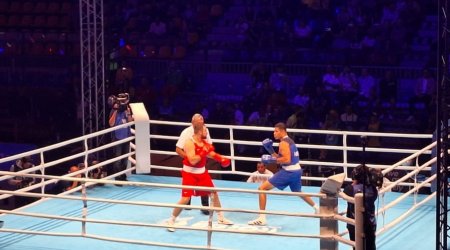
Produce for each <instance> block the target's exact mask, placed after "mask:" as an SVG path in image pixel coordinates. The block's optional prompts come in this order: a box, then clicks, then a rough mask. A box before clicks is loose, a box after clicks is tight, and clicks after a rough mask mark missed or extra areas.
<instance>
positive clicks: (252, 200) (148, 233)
mask: <svg viewBox="0 0 450 250" xmlns="http://www.w3.org/2000/svg"><path fill="white" fill-rule="evenodd" d="M129 179H130V180H131V181H136V182H152V183H166V184H167V183H172V184H179V183H180V182H181V179H180V178H176V177H159V176H149V175H131V176H130V177H129ZM215 185H216V186H217V187H232V188H236V187H237V188H245V189H256V188H257V184H254V183H244V182H236V181H222V180H215ZM304 191H305V192H318V191H319V188H318V187H304ZM87 192H88V195H89V196H91V197H99V198H107V199H114V200H126V201H153V202H155V201H156V202H161V203H176V201H177V200H178V199H179V196H180V191H179V190H177V189H168V188H148V187H137V186H123V187H117V186H114V185H105V186H96V187H94V188H90V189H88V191H87ZM72 195H73V196H81V193H80V192H75V193H73V194H72ZM399 195H400V193H394V192H390V193H386V195H385V197H384V199H385V200H386V201H388V200H393V199H395V198H397V197H398V196H399ZM219 196H220V198H221V202H222V206H223V207H224V208H236V209H237V208H240V209H256V207H257V203H258V198H257V195H255V194H241V193H238V194H236V193H231V192H220V193H219ZM420 197H421V196H420V195H419V199H420ZM379 202H381V199H380V201H379ZM412 202H413V201H412V200H408V199H407V200H405V201H402V203H400V204H398V205H397V206H396V207H394V208H393V209H391V210H389V212H388V213H387V214H386V218H385V220H387V221H389V220H392V219H394V218H396V217H398V216H399V215H401V214H402V213H404V212H405V211H406V209H407V208H408V207H410V206H411V204H410V203H412ZM199 203H200V200H199V199H198V198H193V201H192V205H199ZM346 206H347V204H346V202H343V201H342V200H340V202H339V211H345V209H346ZM82 207H83V203H82V202H81V201H75V200H73V201H72V200H61V199H48V200H45V201H43V202H40V203H38V204H36V205H32V206H29V207H27V208H25V209H23V211H24V212H39V213H44V214H49V215H64V216H76V217H80V216H81V214H80V213H81V212H80V211H81V208H82ZM87 207H88V212H87V214H88V215H87V217H88V218H90V219H101V220H119V221H130V222H147V223H154V224H160V225H164V223H165V220H166V219H167V218H169V217H170V214H171V208H161V207H151V206H137V205H122V204H107V203H102V202H88V206H87ZM267 209H269V210H279V211H286V212H299V211H301V212H311V208H310V207H309V206H308V205H307V204H306V203H305V202H303V201H302V200H300V199H299V198H297V197H292V196H278V195H269V196H268V204H267ZM434 211H435V207H434V204H433V202H428V203H427V204H426V205H424V206H422V207H420V208H419V209H417V210H416V211H415V212H414V216H412V217H411V218H410V219H407V220H405V221H403V222H402V223H400V224H399V225H397V226H396V228H395V230H392V231H390V232H389V233H388V234H383V235H381V236H379V237H378V238H377V247H378V249H432V248H433V246H434V241H435V239H434V238H435V236H434V235H435V228H434V227H433V226H431V225H434V221H435V219H434V216H435V215H434ZM226 216H227V217H228V218H229V219H231V220H233V221H234V223H235V224H234V225H231V226H224V225H218V224H216V223H215V222H214V225H213V227H219V228H232V229H234V230H237V231H240V230H242V231H246V230H250V231H255V232H266V231H272V232H275V231H276V232H283V231H284V232H297V233H305V234H318V232H319V222H318V219H317V218H295V217H287V216H274V215H273V216H270V215H269V216H268V224H267V226H248V225H247V221H249V220H251V219H252V218H253V217H254V216H255V215H254V214H248V213H239V212H226ZM0 219H1V220H3V221H4V223H5V227H7V228H17V229H23V230H38V231H45V232H52V231H55V232H65V233H71V232H79V231H80V227H81V223H80V222H66V221H58V220H52V219H45V218H44V219H40V218H32V217H24V216H17V215H3V216H1V217H0ZM207 219H208V216H205V215H203V214H201V213H200V211H199V210H197V209H192V210H184V211H183V213H182V214H181V216H180V219H179V221H180V222H179V223H180V224H184V225H186V226H193V227H206V224H207ZM382 223H383V222H382V219H381V217H380V216H378V224H379V225H382ZM339 229H340V231H342V230H343V229H345V224H344V223H339ZM86 231H87V232H89V233H92V234H96V235H103V236H105V237H109V238H127V239H130V240H132V239H136V240H146V241H154V242H158V241H164V242H168V243H171V242H172V243H177V244H185V245H205V246H206V232H199V231H192V230H181V229H178V230H176V231H175V232H173V233H171V232H168V231H167V230H166V228H165V227H161V228H152V227H136V226H120V225H107V224H95V223H90V224H88V226H87V228H86ZM212 245H213V246H214V247H215V248H222V249H278V248H280V247H282V248H283V249H311V250H313V249H320V247H319V240H318V239H307V238H295V237H280V236H267V235H257V234H256V235H248V234H236V233H219V232H214V233H213V235H212ZM0 248H1V249H7V250H15V249H17V250H19V249H21V250H27V249H30V250H31V249H33V250H35V249H42V250H54V249H74V250H75V249H77V250H79V249H161V248H162V247H161V246H144V245H136V244H125V243H117V242H113V241H106V240H97V239H88V238H81V237H59V236H42V235H28V234H17V233H6V232H0ZM166 249H170V247H168V248H166ZM339 249H350V247H349V246H347V245H344V244H340V245H339Z"/></svg>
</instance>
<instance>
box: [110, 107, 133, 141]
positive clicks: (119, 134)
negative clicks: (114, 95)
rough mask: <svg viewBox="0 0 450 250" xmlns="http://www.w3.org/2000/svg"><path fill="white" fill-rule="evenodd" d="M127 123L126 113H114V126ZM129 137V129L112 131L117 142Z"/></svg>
mask: <svg viewBox="0 0 450 250" xmlns="http://www.w3.org/2000/svg"><path fill="white" fill-rule="evenodd" d="M127 122H128V119H127V113H126V112H125V111H123V112H119V111H117V113H116V120H115V121H114V126H118V125H122V124H125V123H127ZM130 135H131V131H130V128H129V127H126V128H121V129H117V130H115V131H114V136H115V138H116V139H117V140H122V139H125V138H127V137H129V136H130Z"/></svg>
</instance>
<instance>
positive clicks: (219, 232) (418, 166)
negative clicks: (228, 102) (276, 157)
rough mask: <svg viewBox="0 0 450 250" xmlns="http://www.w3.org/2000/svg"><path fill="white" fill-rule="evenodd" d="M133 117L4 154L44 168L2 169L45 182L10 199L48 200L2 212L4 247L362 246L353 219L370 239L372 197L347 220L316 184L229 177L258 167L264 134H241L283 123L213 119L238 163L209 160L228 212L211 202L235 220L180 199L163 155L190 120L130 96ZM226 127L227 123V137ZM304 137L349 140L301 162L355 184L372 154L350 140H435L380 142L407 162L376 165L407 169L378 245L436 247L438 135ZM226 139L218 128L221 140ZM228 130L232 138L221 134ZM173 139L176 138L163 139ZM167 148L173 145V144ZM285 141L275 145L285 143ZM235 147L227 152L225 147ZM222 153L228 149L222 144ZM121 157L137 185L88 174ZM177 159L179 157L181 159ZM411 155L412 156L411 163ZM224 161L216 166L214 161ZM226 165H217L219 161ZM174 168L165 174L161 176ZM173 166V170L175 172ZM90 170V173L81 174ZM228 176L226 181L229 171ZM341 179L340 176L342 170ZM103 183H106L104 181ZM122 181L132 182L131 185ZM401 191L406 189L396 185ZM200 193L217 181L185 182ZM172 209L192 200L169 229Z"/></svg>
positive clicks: (382, 208)
mask: <svg viewBox="0 0 450 250" xmlns="http://www.w3.org/2000/svg"><path fill="white" fill-rule="evenodd" d="M131 107H132V109H133V114H134V115H133V116H134V118H135V121H133V122H131V123H128V124H125V125H121V126H117V127H114V128H109V129H105V130H102V131H99V132H96V133H93V134H89V135H85V136H82V137H79V138H75V139H71V140H68V141H64V142H61V143H58V144H55V145H51V146H47V147H44V148H40V149H36V150H33V151H29V152H26V153H22V154H19V155H14V156H9V157H5V158H3V159H0V163H5V162H11V161H14V160H17V159H19V158H21V157H23V156H30V155H31V156H33V157H34V158H35V159H37V160H38V162H39V164H36V166H35V167H33V168H30V169H27V170H23V171H20V172H17V173H12V172H5V171H1V174H2V176H1V177H0V181H7V180H8V179H9V178H12V177H13V176H15V175H21V176H26V177H34V178H36V179H38V180H39V181H38V182H37V183H35V184H33V185H32V186H29V187H25V188H22V189H19V190H0V200H5V199H8V198H10V197H12V196H16V197H17V196H26V197H35V198H38V200H37V201H35V202H33V203H31V204H29V205H27V206H25V207H22V208H19V209H15V210H6V209H3V210H1V211H0V213H1V215H0V220H1V221H3V226H2V228H0V248H1V249H80V248H84V249H160V248H162V247H165V248H168V249H173V248H180V249H272V248H277V247H283V248H286V249H293V248H300V249H351V246H356V247H357V249H361V237H356V241H355V242H352V241H350V240H349V239H348V232H347V230H346V223H351V224H355V225H356V234H357V235H360V232H361V231H360V230H361V216H362V205H361V204H362V200H361V196H360V195H357V196H356V197H355V198H354V199H352V198H350V199H349V200H348V201H350V202H354V203H355V205H356V211H357V212H356V218H355V219H354V220H353V219H349V218H347V217H345V211H346V207H347V200H345V199H343V198H342V195H341V193H339V194H336V195H335V194H328V195H327V194H325V193H322V192H320V191H321V190H322V191H323V190H324V189H321V188H320V187H318V186H308V185H305V184H304V186H303V189H302V191H303V192H302V194H298V193H292V192H289V191H275V190H274V191H258V190H257V187H258V184H255V183H246V182H242V181H235V180H226V179H227V178H225V177H230V176H232V177H239V176H240V177H242V178H244V177H248V176H250V174H251V172H249V171H242V170H241V169H240V168H239V166H241V165H242V164H247V165H252V166H254V165H256V162H257V161H259V160H260V155H259V154H255V155H252V156H248V155H242V154H240V152H241V151H240V150H237V148H239V147H243V146H245V147H255V148H260V147H261V142H260V141H261V140H262V139H264V138H265V137H262V138H259V139H258V140H244V139H241V138H239V136H238V135H239V134H245V135H248V134H258V135H260V134H259V133H261V134H264V133H266V134H267V133H268V134H269V135H270V134H271V132H272V131H273V128H268V127H248V126H229V125H226V126H225V125H217V124H208V128H209V129H210V131H211V136H212V138H213V142H214V144H215V145H216V148H220V149H221V150H223V151H226V152H228V153H225V155H227V156H229V157H230V158H231V159H232V164H231V166H230V168H227V169H221V168H214V167H212V168H210V170H209V172H210V173H211V174H212V176H213V178H215V180H214V183H215V186H216V187H215V188H213V190H216V191H218V192H219V196H220V199H221V203H222V208H214V207H209V208H208V209H209V210H210V211H219V210H220V211H224V213H225V214H226V216H227V218H229V219H231V220H232V221H234V225H219V224H217V223H216V220H215V217H216V213H214V212H213V213H211V214H212V215H210V216H205V215H203V214H201V213H200V212H199V209H202V208H203V207H202V206H200V205H198V204H199V199H195V198H194V199H193V201H192V205H191V206H183V205H177V204H176V202H177V201H178V199H179V197H180V189H181V188H182V187H183V186H181V185H180V183H181V179H180V177H178V176H180V175H179V171H180V166H173V165H169V164H161V163H164V162H165V161H164V160H161V159H170V158H172V159H177V157H178V156H176V153H175V152H174V149H175V146H174V145H175V142H176V140H177V139H178V135H179V131H181V129H182V128H184V127H186V126H189V125H190V124H189V123H181V122H167V121H156V120H149V118H148V115H147V112H146V110H145V107H143V105H142V104H140V103H139V104H131ZM126 126H131V127H132V132H133V135H132V136H131V137H129V138H126V139H123V140H121V141H115V142H111V143H107V144H104V145H101V146H98V147H93V148H90V147H89V145H90V143H89V142H90V141H92V140H94V139H95V138H97V137H104V136H108V135H110V134H111V133H112V132H113V131H114V130H116V129H119V128H121V127H126ZM216 131H222V133H217V135H218V136H216V134H215V133H216ZM288 132H295V133H299V134H308V135H314V134H317V135H325V134H333V135H337V136H339V137H341V138H342V145H339V146H330V145H325V144H315V143H306V144H297V146H298V147H299V149H300V151H302V150H308V149H311V150H320V149H325V150H333V151H336V152H338V153H339V154H340V155H342V160H341V161H339V162H337V161H334V162H331V161H314V160H308V159H306V160H303V161H301V164H302V166H308V167H309V168H311V169H313V168H321V167H324V166H326V167H328V166H329V167H335V168H336V167H337V168H339V169H340V170H342V171H341V172H342V173H343V174H341V175H340V176H344V177H345V179H346V180H350V179H349V174H350V173H351V170H352V169H353V168H354V167H356V166H357V165H359V164H360V162H359V161H354V160H353V159H355V158H354V157H352V155H354V154H355V153H358V152H362V148H361V146H357V145H349V144H348V143H347V140H348V139H349V138H352V137H360V136H361V135H364V136H377V137H381V138H395V140H402V139H404V138H407V139H411V138H416V139H418V140H422V141H425V142H427V143H426V146H424V147H417V148H408V149H404V148H389V147H386V146H384V147H383V148H370V147H367V148H366V149H365V151H366V152H369V153H370V152H374V153H383V154H390V155H398V156H397V157H394V158H398V159H399V160H396V161H393V162H392V163H390V164H373V163H370V162H368V164H367V165H368V166H369V167H373V168H379V169H382V172H383V174H384V175H385V176H388V175H389V173H391V172H393V171H402V173H404V174H403V175H402V176H398V178H396V179H395V180H394V179H392V180H390V181H388V180H386V181H385V184H384V186H383V187H382V188H381V189H380V191H379V193H380V195H379V199H378V200H377V204H376V208H377V210H376V211H377V220H378V227H377V247H378V249H395V248H398V249H431V248H433V247H434V246H435V233H436V232H435V228H434V227H432V226H430V224H431V223H433V225H434V222H435V200H434V198H435V195H436V193H435V192H432V193H431V194H422V193H424V192H423V190H424V189H427V188H429V187H430V182H431V181H432V180H434V178H436V175H435V174H431V173H430V170H431V167H430V166H431V165H432V164H433V163H435V161H436V158H435V157H432V156H431V151H432V149H433V148H434V147H436V143H435V142H432V141H431V138H432V136H431V135H428V134H394V133H364V132H348V131H324V130H294V129H291V130H288ZM219 135H220V136H219ZM221 135H223V138H222V136H221ZM164 141H166V142H167V143H162V142H164ZM120 143H129V144H130V148H131V150H130V152H129V153H127V154H124V155H121V156H114V157H111V158H108V159H102V161H100V162H99V163H98V164H95V165H88V164H89V162H88V159H89V158H90V157H91V156H92V155H95V154H98V153H100V152H105V151H108V150H110V149H111V147H114V146H116V145H118V144H120ZM70 145H72V146H73V145H80V146H82V148H83V149H84V150H83V151H82V152H78V153H70V152H66V153H67V154H66V155H64V156H62V157H61V158H58V159H56V160H54V159H47V157H46V155H47V154H48V152H51V151H52V150H61V149H62V151H64V149H65V147H68V146H70ZM167 145H172V146H171V147H167ZM275 146H277V144H275ZM227 150H228V151H227ZM218 152H222V151H219V150H218ZM122 158H128V159H129V162H130V164H129V168H127V169H126V170H124V171H123V172H124V173H127V175H128V181H125V182H121V181H114V177H115V176H118V175H120V174H122V172H121V173H117V174H115V175H110V176H106V177H105V178H103V179H89V178H86V177H85V176H88V172H89V171H93V170H95V169H97V168H99V167H105V166H107V165H109V164H112V163H114V162H116V161H118V160H120V159H122ZM76 159H83V161H84V163H85V165H86V166H87V167H86V168H85V169H82V170H79V171H77V172H74V173H70V174H65V175H62V176H59V175H50V174H46V172H47V173H48V172H51V169H53V168H60V167H62V166H67V164H68V162H71V161H73V160H76ZM177 161H180V162H181V159H180V158H179V157H178V159H177ZM411 163H413V164H411ZM212 164H214V163H212ZM215 166H217V165H215ZM161 173H164V175H160V174H161ZM167 173H172V175H173V176H170V174H167ZM78 174H82V175H83V176H84V177H83V178H75V177H74V176H76V175H78ZM222 176H223V177H222ZM335 176H336V175H335ZM326 180H327V177H321V176H304V177H303V181H304V182H305V183H309V182H311V183H312V182H316V183H317V182H319V183H323V182H325V183H327V181H326ZM60 181H80V182H81V183H82V185H81V186H78V187H77V188H75V189H72V190H70V191H65V192H62V193H59V194H51V193H49V192H48V191H47V190H48V187H50V186H52V185H55V183H57V182H60ZM99 183H101V184H104V185H103V186H99V185H97V184H99ZM114 184H122V185H123V186H122V187H119V186H116V185H114ZM398 187H401V188H402V192H396V191H395V190H397V189H398ZM185 188H192V189H198V190H211V188H200V187H185ZM260 192H265V193H267V194H268V204H267V210H266V211H265V212H264V213H266V214H267V218H268V224H267V225H266V226H250V225H247V222H248V221H249V220H251V219H253V218H254V217H256V215H257V214H259V213H262V211H259V210H258V194H259V193H260ZM299 195H310V196H311V197H312V198H313V199H314V200H315V201H316V203H319V201H320V206H321V212H320V214H314V213H313V211H312V209H311V208H310V207H309V206H308V205H307V204H306V203H305V202H303V201H301V200H300V199H299V198H298V196H299ZM174 207H184V208H187V207H189V208H191V210H184V211H183V213H182V214H181V215H180V217H179V218H178V220H177V224H175V228H176V229H177V230H176V232H168V231H167V230H166V228H167V225H166V221H167V219H168V218H169V217H170V215H171V211H172V209H173V208H174Z"/></svg>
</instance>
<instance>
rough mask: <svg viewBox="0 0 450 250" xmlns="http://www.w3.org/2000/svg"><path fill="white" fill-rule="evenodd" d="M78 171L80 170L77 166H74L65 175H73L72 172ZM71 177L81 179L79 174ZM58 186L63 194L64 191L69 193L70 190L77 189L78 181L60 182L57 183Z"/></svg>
mask: <svg viewBox="0 0 450 250" xmlns="http://www.w3.org/2000/svg"><path fill="white" fill-rule="evenodd" d="M78 170H80V168H79V167H78V166H75V165H74V166H71V167H70V168H69V171H68V172H67V173H68V174H71V173H74V172H76V171H78ZM71 177H74V178H81V177H82V176H81V174H77V175H75V176H71ZM59 185H60V187H61V190H62V191H63V192H65V191H69V190H71V189H74V188H76V187H78V186H79V185H80V183H79V182H78V181H65V180H62V181H60V182H59Z"/></svg>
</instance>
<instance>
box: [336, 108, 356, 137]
mask: <svg viewBox="0 0 450 250" xmlns="http://www.w3.org/2000/svg"><path fill="white" fill-rule="evenodd" d="M340 118H341V123H342V124H343V126H344V129H345V130H347V131H356V130H357V125H358V115H357V114H355V113H354V112H353V109H352V106H351V105H346V106H345V112H344V113H342V114H341V117H340Z"/></svg>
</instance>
